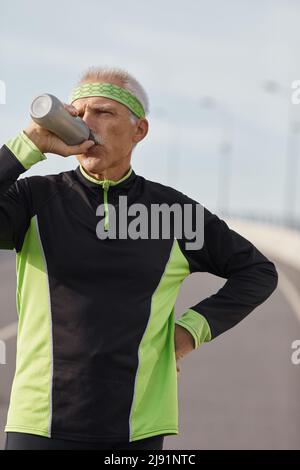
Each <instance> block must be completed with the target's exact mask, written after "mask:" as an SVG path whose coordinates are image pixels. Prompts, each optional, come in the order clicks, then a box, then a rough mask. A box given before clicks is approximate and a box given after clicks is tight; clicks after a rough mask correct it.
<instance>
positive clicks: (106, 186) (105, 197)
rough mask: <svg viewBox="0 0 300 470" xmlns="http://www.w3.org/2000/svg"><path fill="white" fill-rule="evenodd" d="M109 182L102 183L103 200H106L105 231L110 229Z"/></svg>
mask: <svg viewBox="0 0 300 470" xmlns="http://www.w3.org/2000/svg"><path fill="white" fill-rule="evenodd" d="M109 183H110V182H109V180H104V181H103V183H102V188H103V200H104V230H108V229H109V211H108V190H109Z"/></svg>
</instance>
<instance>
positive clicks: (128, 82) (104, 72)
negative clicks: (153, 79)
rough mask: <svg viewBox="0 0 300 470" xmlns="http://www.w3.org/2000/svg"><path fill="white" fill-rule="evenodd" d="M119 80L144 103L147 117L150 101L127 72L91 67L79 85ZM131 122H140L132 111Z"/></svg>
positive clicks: (117, 69)
mask: <svg viewBox="0 0 300 470" xmlns="http://www.w3.org/2000/svg"><path fill="white" fill-rule="evenodd" d="M91 80H96V81H100V80H101V81H102V80H105V81H107V82H110V80H118V81H120V82H121V84H122V87H123V88H125V90H128V91H130V92H131V93H132V94H133V95H134V96H136V97H137V99H138V100H139V101H140V102H141V103H142V105H143V108H144V111H145V115H146V116H147V115H148V114H149V99H148V96H147V93H146V91H145V90H144V88H143V87H142V85H141V84H140V83H139V82H138V81H137V80H136V79H135V78H134V77H133V76H132V75H131V74H130V73H128V72H127V70H124V69H121V68H118V67H106V66H103V67H90V68H88V69H87V70H86V71H85V72H83V74H82V75H81V77H80V80H79V84H80V83H82V82H86V81H91ZM128 111H129V115H130V120H131V122H132V123H133V124H135V123H136V122H137V121H138V119H139V118H138V117H137V116H136V115H135V114H134V113H133V112H132V111H131V110H130V109H128Z"/></svg>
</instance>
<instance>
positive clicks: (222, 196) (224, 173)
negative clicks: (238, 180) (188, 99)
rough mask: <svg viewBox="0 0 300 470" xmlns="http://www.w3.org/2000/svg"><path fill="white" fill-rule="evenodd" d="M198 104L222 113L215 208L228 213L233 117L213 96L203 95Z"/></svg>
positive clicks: (222, 212) (221, 212)
mask: <svg viewBox="0 0 300 470" xmlns="http://www.w3.org/2000/svg"><path fill="white" fill-rule="evenodd" d="M200 106H201V107H203V108H205V109H216V110H219V112H220V113H221V114H223V119H222V126H221V127H222V133H223V136H222V141H221V143H220V145H219V177H218V197H217V208H218V212H219V213H220V214H224V215H227V214H228V213H229V200H230V197H229V196H230V185H231V178H230V173H231V170H232V150H233V127H234V126H233V124H234V123H233V117H232V114H230V113H229V112H225V111H226V110H225V111H224V106H223V105H222V106H221V105H220V104H219V103H218V102H217V101H216V100H215V99H214V98H213V97H211V96H205V97H203V98H202V99H201V100H200Z"/></svg>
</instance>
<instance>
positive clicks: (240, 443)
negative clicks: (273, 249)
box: [0, 251, 300, 450]
mask: <svg viewBox="0 0 300 470" xmlns="http://www.w3.org/2000/svg"><path fill="white" fill-rule="evenodd" d="M273 260H274V259H273ZM277 267H279V268H280V270H281V271H282V272H283V273H284V274H285V275H287V276H288V278H289V280H290V282H291V283H292V285H293V286H294V287H295V288H296V289H297V290H298V291H300V273H299V272H297V271H295V270H293V269H290V268H288V267H287V266H284V265H282V264H280V263H278V264H277ZM0 280H1V284H0V298H1V304H0V305H1V309H0V329H1V328H3V327H4V326H7V325H8V324H11V323H12V322H15V321H16V319H17V316H16V310H15V256H14V253H13V252H5V251H0ZM224 282H225V281H224V279H221V278H217V277H215V276H212V275H209V274H193V275H192V276H190V277H189V278H188V279H186V281H185V282H184V283H183V285H182V288H181V291H180V294H179V297H178V299H177V303H176V316H179V315H180V314H181V312H183V311H184V310H185V308H187V307H189V306H191V305H193V304H195V303H197V302H199V301H200V300H201V299H203V298H204V297H207V296H209V295H211V294H213V293H214V292H216V291H217V290H218V289H219V288H220V287H221V286H222V285H223V284H224ZM297 339H298V340H300V322H299V320H298V319H297V317H296V315H295V312H294V310H293V309H292V306H291V305H290V303H289V302H288V301H287V298H286V295H284V294H283V292H282V290H281V288H280V280H279V288H278V289H277V290H276V291H275V292H274V293H273V294H272V296H271V297H270V298H269V299H268V300H267V301H266V302H264V303H263V304H262V305H260V306H259V307H258V308H257V309H255V310H254V311H253V312H252V313H251V314H250V315H249V316H248V317H247V318H246V319H245V320H243V321H242V322H241V323H240V324H239V325H237V326H236V327H234V328H233V329H231V330H229V331H227V332H226V333H224V334H223V335H221V336H219V337H218V338H216V339H215V340H213V341H211V342H210V343H207V344H205V345H202V346H201V347H200V348H199V349H197V350H196V351H193V352H192V353H191V354H189V355H188V356H186V357H185V358H184V359H183V360H182V365H181V373H180V377H179V385H178V387H179V435H178V436H167V437H166V438H165V445H164V449H165V450H167V449H199V450H201V449H300V399H299V397H300V365H298V366H297V365H293V364H292V362H291V354H292V349H291V344H292V342H293V341H294V340H297ZM15 343H16V338H15V337H13V338H11V339H10V340H8V341H7V342H6V360H7V364H6V365H0V449H1V448H3V445H4V433H3V429H4V425H5V419H6V412H7V406H8V400H9V393H10V387H11V383H12V379H13V374H14V367H15Z"/></svg>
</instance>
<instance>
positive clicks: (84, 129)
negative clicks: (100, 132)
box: [30, 93, 101, 145]
mask: <svg viewBox="0 0 300 470" xmlns="http://www.w3.org/2000/svg"><path fill="white" fill-rule="evenodd" d="M30 116H31V118H32V120H33V121H34V122H36V123H37V124H39V125H40V126H41V127H44V128H45V129H47V130H48V131H50V132H53V134H55V135H56V136H57V137H59V138H60V139H61V140H63V142H65V143H66V144H67V145H78V144H81V143H82V142H84V141H85V140H93V141H94V142H95V144H100V143H101V142H100V141H99V139H98V138H97V137H96V136H95V135H94V134H93V132H92V131H91V129H89V127H88V126H87V125H86V123H85V122H84V121H83V120H82V119H81V118H80V117H78V116H76V117H75V116H72V115H71V114H70V113H69V111H67V110H66V109H65V107H64V105H63V103H62V102H61V101H60V100H59V99H58V98H56V96H53V95H50V94H49V93H44V94H43V95H39V96H37V97H36V98H34V100H33V101H32V103H31V106H30Z"/></svg>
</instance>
